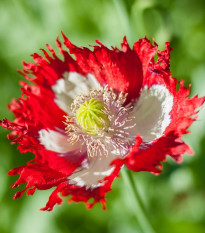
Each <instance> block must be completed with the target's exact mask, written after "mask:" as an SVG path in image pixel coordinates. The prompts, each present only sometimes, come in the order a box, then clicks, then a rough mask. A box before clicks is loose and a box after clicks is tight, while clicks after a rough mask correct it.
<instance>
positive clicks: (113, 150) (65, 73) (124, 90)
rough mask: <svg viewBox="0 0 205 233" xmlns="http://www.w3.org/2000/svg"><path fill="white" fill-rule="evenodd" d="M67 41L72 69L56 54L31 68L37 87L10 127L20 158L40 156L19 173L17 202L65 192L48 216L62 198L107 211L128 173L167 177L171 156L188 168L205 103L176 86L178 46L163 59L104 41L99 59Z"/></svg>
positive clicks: (26, 94) (27, 70)
mask: <svg viewBox="0 0 205 233" xmlns="http://www.w3.org/2000/svg"><path fill="white" fill-rule="evenodd" d="M63 37H64V44H65V46H66V47H67V48H68V49H69V52H70V54H72V55H74V57H75V59H74V58H73V57H72V56H70V54H69V53H68V52H67V50H64V49H63V48H62V46H61V43H60V41H59V40H58V39H57V46H58V47H59V49H60V53H61V54H62V55H63V60H61V59H59V58H58V57H57V55H56V53H55V52H54V50H53V49H52V48H51V47H50V46H49V45H47V47H48V50H49V51H50V53H48V52H47V51H45V50H42V51H43V53H44V57H42V56H40V55H38V54H36V53H35V54H33V55H32V56H33V59H34V64H33V63H25V62H24V63H23V67H24V71H23V72H21V73H22V74H23V75H24V76H25V78H26V79H27V80H29V81H31V82H33V83H34V85H30V84H28V83H26V82H21V85H22V92H23V94H22V97H21V98H19V99H18V100H13V101H12V102H11V104H10V105H9V109H10V110H11V111H12V112H13V113H14V115H15V120H14V121H13V122H11V121H9V120H7V119H4V120H3V121H1V122H0V124H1V126H3V127H4V128H6V129H9V130H12V132H11V134H10V135H9V136H8V138H9V140H11V141H12V142H13V143H18V144H19V145H18V149H19V150H20V152H22V153H25V152H28V151H29V152H32V153H33V154H34V155H35V157H34V159H32V160H31V161H30V162H28V163H27V165H25V166H21V167H17V168H14V169H12V170H11V171H10V172H9V175H17V174H18V175H19V179H18V180H17V181H16V183H15V184H14V185H12V188H15V187H18V186H19V185H21V184H22V183H27V185H26V188H25V189H24V190H23V191H20V192H17V193H16V194H15V196H14V198H18V197H20V196H21V195H22V194H23V193H24V192H26V191H27V194H28V195H32V194H33V193H34V192H35V190H36V189H39V190H43V189H49V188H51V187H54V186H55V187H56V189H55V190H54V191H53V192H52V194H51V195H50V197H49V201H48V203H47V204H46V206H45V207H44V208H43V209H42V210H49V211H50V210H52V209H53V207H54V205H55V204H61V202H62V199H61V198H60V197H59V195H58V194H59V193H61V195H62V196H68V195H71V197H70V200H71V201H76V202H80V201H83V202H85V203H86V205H87V207H88V208H90V207H92V206H93V205H94V204H95V203H97V202H101V203H102V205H103V207H105V195H106V193H107V192H108V191H110V190H111V184H112V182H113V180H114V178H115V177H117V176H118V173H119V171H120V169H121V167H122V165H124V164H125V165H126V166H127V167H128V168H129V169H131V170H133V171H136V172H138V171H148V172H152V173H155V174H158V173H160V171H161V168H162V165H161V162H162V161H165V159H166V156H167V155H170V156H171V157H172V158H173V159H174V160H176V161H177V162H180V161H181V159H182V158H181V155H182V154H183V153H189V154H192V151H191V149H190V148H189V146H188V145H186V144H185V143H184V142H183V140H182V139H181V136H182V135H183V134H186V133H188V132H189V131H187V128H188V127H189V126H190V125H191V124H192V123H193V121H195V120H196V118H197V115H196V114H197V109H198V108H199V107H200V106H201V105H202V104H203V102H204V100H205V98H198V97H197V96H194V97H192V98H189V97H188V96H189V93H190V87H189V88H186V87H184V82H183V81H180V82H179V81H177V79H175V78H173V77H172V76H171V73H170V69H169V61H170V50H171V48H170V47H169V43H166V44H165V50H164V51H158V52H157V44H156V43H154V45H153V44H152V43H151V42H150V41H149V40H148V39H147V38H146V37H145V38H142V39H140V40H139V41H138V42H136V43H134V45H133V48H132V49H131V48H130V47H129V45H128V43H127V41H126V38H124V40H123V43H122V49H121V50H119V49H117V48H112V49H108V48H107V47H106V46H104V45H103V44H101V43H100V42H99V41H96V42H97V43H98V45H97V46H94V47H93V50H90V49H88V48H84V47H77V46H75V45H73V44H72V43H71V42H70V41H69V40H68V39H67V38H66V37H65V36H64V35H63ZM156 53H157V56H158V60H157V61H156V62H155V61H154V56H155V54H156ZM30 74H32V75H31V76H32V77H30ZM177 85H179V88H178V90H177ZM91 198H93V202H92V203H90V202H88V201H89V200H90V199H91Z"/></svg>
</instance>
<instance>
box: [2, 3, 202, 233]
mask: <svg viewBox="0 0 205 233" xmlns="http://www.w3.org/2000/svg"><path fill="white" fill-rule="evenodd" d="M61 30H63V31H64V33H65V34H66V35H67V36H68V37H69V38H70V40H71V41H72V42H74V43H75V44H77V45H79V46H80V45H83V46H87V45H88V44H92V45H93V44H94V40H95V39H99V40H101V41H102V42H103V43H105V44H106V45H108V46H110V45H113V46H115V45H117V46H118V47H119V46H120V43H121V42H122V38H123V36H124V35H127V38H128V41H129V43H130V44H132V43H133V42H134V41H137V40H138V39H139V38H140V37H144V35H147V36H148V38H151V37H153V38H155V40H156V42H157V43H158V44H159V48H160V49H163V48H164V42H165V41H170V42H171V47H173V48H174V50H173V51H172V57H171V71H172V74H173V76H174V77H177V78H178V79H185V81H186V85H188V84H189V83H190V82H191V83H192V84H193V85H192V95H194V94H199V95H200V96H202V95H204V94H205V91H204V89H205V1H204V0H194V1H193V0H164V1H161V0H127V1H126V0H124V1H123V0H113V1H112V0H76V1H74V0H35V1H34V0H0V93H1V98H0V119H2V118H4V117H7V118H9V119H13V116H12V114H11V113H10V112H9V111H8V110H7V106H6V105H7V104H8V103H9V102H10V101H11V99H12V98H13V97H15V98H18V97H20V94H21V92H20V88H19V84H18V83H19V80H20V79H22V77H21V76H20V75H19V74H18V73H17V72H16V69H21V68H22V65H21V61H22V60H25V61H31V58H30V56H29V55H30V54H32V53H34V52H38V51H39V48H45V43H49V44H50V45H52V46H53V47H54V48H56V46H55V39H56V37H57V35H60V31H61ZM204 117H205V111H204V109H203V110H202V111H201V113H200V115H199V118H198V120H197V121H196V122H195V123H194V125H193V126H192V127H191V131H192V134H190V135H186V136H185V137H184V139H185V141H186V142H188V143H189V144H190V145H191V146H192V148H193V149H194V151H195V156H187V155H184V162H183V163H182V164H176V163H174V162H173V161H172V160H171V159H168V161H167V163H166V164H164V169H163V173H162V174H161V175H160V176H154V175H152V174H149V173H145V172H141V173H136V174H134V178H135V181H136V186H137V188H138V190H139V194H140V196H141V198H142V201H143V203H144V206H145V211H146V212H147V215H148V219H149V221H150V223H151V224H152V226H153V228H154V229H155V232H156V233H173V232H174V233H181V232H186V233H193V232H194V233H204V232H205V156H204V152H205V134H204V129H205V121H204ZM6 134H7V132H6V130H4V129H2V128H0V232H1V233H37V232H38V233H45V232H49V233H64V232H66V233H70V232H72V233H80V232H86V233H87V232H88V233H94V232H99V233H100V232H103V233H106V232H109V233H125V232H126V233H142V231H141V229H140V224H139V220H138V219H137V218H136V216H135V212H136V211H137V208H135V207H133V202H134V201H133V195H131V193H130V192H129V190H128V189H127V186H126V184H125V183H124V182H123V179H122V178H120V179H116V180H115V182H114V185H113V191H112V192H110V193H109V194H108V195H107V210H106V211H103V210H102V209H101V206H100V205H97V206H95V207H94V208H93V209H91V210H89V211H88V210H87V209H86V208H85V206H84V204H82V203H81V204H75V203H73V204H69V205H68V204H67V203H66V200H65V202H64V204H63V205H62V206H57V207H55V209H54V211H53V212H40V211H39V209H40V208H41V207H43V206H44V205H45V203H46V202H47V199H48V196H49V194H50V193H51V191H52V190H47V191H36V193H35V194H34V196H29V197H27V196H26V195H24V196H23V197H21V198H20V199H18V200H15V201H14V200H13V199H12V196H13V195H14V193H15V191H16V190H12V189H10V188H9V186H10V185H11V184H12V183H14V181H15V180H16V178H17V177H9V176H7V173H8V171H9V170H10V169H12V168H13V167H15V166H19V165H23V164H26V162H27V161H28V160H30V159H31V158H32V155H24V154H23V155H22V154H19V152H18V151H17V150H16V145H13V146H11V145H10V143H9V142H8V140H7V138H6ZM18 190H19V189H18ZM145 233H147V232H145Z"/></svg>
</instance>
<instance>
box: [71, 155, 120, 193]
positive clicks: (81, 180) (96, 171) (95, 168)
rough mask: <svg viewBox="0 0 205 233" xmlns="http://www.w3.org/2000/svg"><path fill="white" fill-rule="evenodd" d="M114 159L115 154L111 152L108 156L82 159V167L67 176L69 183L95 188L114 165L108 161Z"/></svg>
mask: <svg viewBox="0 0 205 233" xmlns="http://www.w3.org/2000/svg"><path fill="white" fill-rule="evenodd" d="M114 159H116V156H115V155H112V154H111V153H109V154H108V156H106V157H105V156H104V157H100V156H98V155H97V156H95V157H92V158H88V159H87V160H85V161H84V167H82V168H81V170H79V171H76V172H75V173H73V174H72V175H71V176H69V177H68V179H69V184H75V185H78V186H80V187H83V186H85V187H86V188H87V189H88V188H91V189H93V188H97V187H100V186H102V185H103V182H99V181H102V180H103V179H104V178H105V177H106V176H109V175H110V174H111V173H112V172H113V170H114V167H113V166H111V165H110V163H111V162H112V161H113V160H114Z"/></svg>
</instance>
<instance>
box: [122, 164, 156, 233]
mask: <svg viewBox="0 0 205 233" xmlns="http://www.w3.org/2000/svg"><path fill="white" fill-rule="evenodd" d="M121 172H122V176H123V179H124V182H125V185H126V186H127V188H128V190H129V193H130V195H132V198H133V202H132V204H133V207H134V209H135V215H136V218H137V220H138V222H139V225H140V228H141V230H142V232H143V233H155V231H154V230H153V228H152V226H151V224H150V222H149V220H148V217H147V216H146V212H145V209H144V206H143V202H142V200H141V198H140V195H139V193H138V190H137V187H136V184H135V181H134V179H133V175H132V173H131V172H130V171H129V170H125V168H123V169H122V171H121Z"/></svg>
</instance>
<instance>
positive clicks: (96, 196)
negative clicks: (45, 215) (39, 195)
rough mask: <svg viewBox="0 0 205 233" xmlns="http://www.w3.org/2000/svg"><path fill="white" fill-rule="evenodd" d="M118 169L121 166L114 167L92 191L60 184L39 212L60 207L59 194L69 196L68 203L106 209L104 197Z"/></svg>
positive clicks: (65, 183)
mask: <svg viewBox="0 0 205 233" xmlns="http://www.w3.org/2000/svg"><path fill="white" fill-rule="evenodd" d="M120 169H121V166H115V169H114V171H113V172H112V173H111V174H110V175H109V176H107V177H105V178H104V179H103V181H102V182H103V185H102V186H100V187H97V188H94V189H91V188H89V189H86V188H85V187H78V186H75V185H69V184H68V182H63V183H61V184H60V185H58V186H57V188H56V189H55V190H54V191H53V192H52V194H51V195H50V197H49V200H48V202H47V204H46V206H45V207H44V208H42V209H41V210H47V211H51V210H53V207H54V206H55V205H56V204H59V205H60V204H61V203H62V199H61V198H60V197H59V193H60V194H61V195H62V196H63V197H67V196H70V195H71V197H70V198H69V199H68V201H69V202H72V201H75V202H84V203H85V205H86V207H87V208H88V209H90V208H92V207H93V206H94V205H95V204H96V203H98V202H100V203H101V204H102V207H103V209H106V205H105V203H106V200H105V195H106V193H107V192H109V191H111V185H112V183H113V181H114V179H115V178H116V177H117V176H118V174H119V172H120ZM90 200H91V201H90Z"/></svg>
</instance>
